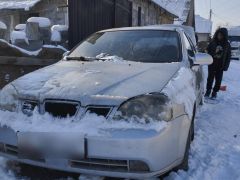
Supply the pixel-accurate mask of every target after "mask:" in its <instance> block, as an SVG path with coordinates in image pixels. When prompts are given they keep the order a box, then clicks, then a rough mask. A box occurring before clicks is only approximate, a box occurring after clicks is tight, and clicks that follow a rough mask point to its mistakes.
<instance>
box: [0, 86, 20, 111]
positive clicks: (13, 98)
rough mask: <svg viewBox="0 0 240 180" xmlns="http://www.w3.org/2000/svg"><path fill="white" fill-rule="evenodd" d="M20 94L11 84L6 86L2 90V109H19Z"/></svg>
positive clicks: (0, 107) (0, 93)
mask: <svg viewBox="0 0 240 180" xmlns="http://www.w3.org/2000/svg"><path fill="white" fill-rule="evenodd" d="M17 108H18V94H17V91H16V89H15V88H14V87H13V86H12V85H11V84H9V85H7V86H5V87H4V88H3V89H2V90H1V92H0V109H1V110H5V111H12V112H13V111H17Z"/></svg>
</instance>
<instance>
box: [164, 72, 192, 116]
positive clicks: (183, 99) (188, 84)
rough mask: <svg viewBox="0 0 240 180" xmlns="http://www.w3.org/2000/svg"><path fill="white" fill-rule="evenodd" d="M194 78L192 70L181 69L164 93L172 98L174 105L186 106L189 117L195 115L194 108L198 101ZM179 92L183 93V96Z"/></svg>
mask: <svg viewBox="0 0 240 180" xmlns="http://www.w3.org/2000/svg"><path fill="white" fill-rule="evenodd" d="M192 77H194V76H193V72H191V70H190V69H187V68H181V69H180V70H179V72H178V74H177V75H176V77H175V78H173V79H172V80H171V81H170V82H169V83H168V84H167V86H166V87H165V88H164V89H163V93H165V94H166V95H167V96H168V97H170V99H171V100H172V102H173V103H175V104H184V105H185V111H186V113H187V114H188V115H189V117H192V115H193V108H192V107H194V102H195V99H196V94H195V89H194V87H193V86H192V84H193V83H194V79H193V78H192ZM179 79H182V81H179ZM183 82H185V83H183ZM179 92H181V94H180V93H179ZM176 97H177V98H176Z"/></svg>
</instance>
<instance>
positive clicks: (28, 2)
mask: <svg viewBox="0 0 240 180" xmlns="http://www.w3.org/2000/svg"><path fill="white" fill-rule="evenodd" d="M40 1H41V0H0V9H24V10H25V11H29V10H30V9H31V8H32V7H34V6H35V5H36V4H37V3H38V2H40Z"/></svg>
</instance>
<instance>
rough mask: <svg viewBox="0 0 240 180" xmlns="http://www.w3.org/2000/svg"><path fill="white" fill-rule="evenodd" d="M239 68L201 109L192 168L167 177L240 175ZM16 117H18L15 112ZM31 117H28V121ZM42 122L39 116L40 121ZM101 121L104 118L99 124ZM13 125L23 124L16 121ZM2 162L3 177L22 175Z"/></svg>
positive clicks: (209, 179)
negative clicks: (224, 88)
mask: <svg viewBox="0 0 240 180" xmlns="http://www.w3.org/2000/svg"><path fill="white" fill-rule="evenodd" d="M239 72H240V62H239V61H233V62H232V64H231V66H230V69H229V71H228V72H226V73H225V74H224V80H223V85H227V92H220V93H219V103H218V104H214V105H213V104H205V105H204V106H203V107H201V109H200V110H199V112H198V114H197V117H196V122H195V139H194V141H193V143H192V145H191V150H190V157H189V158H190V159H189V163H190V168H189V170H188V171H187V172H185V171H182V170H180V171H178V172H172V173H171V174H170V175H169V176H168V177H165V178H164V179H165V180H190V179H191V180H199V179H206V180H216V179H217V180H226V179H227V180H239V179H240V171H239V169H240V163H239V162H240V121H239V115H240V113H239V109H240V94H239V89H240V83H239V82H240V81H239V80H240V79H239V76H237V74H239ZM2 115H4V116H5V117H7V116H9V114H8V113H3V112H1V117H3V116H2ZM12 118H13V119H14V116H13V117H12ZM29 120H30V119H27V118H25V121H26V122H28V121H29ZM40 122H41V121H40V119H38V121H37V123H39V124H40ZM101 122H102V121H101V118H100V122H98V123H97V125H99V124H101ZM5 123H9V124H11V122H5ZM60 124H64V122H61V123H60ZM12 126H15V127H20V126H22V125H21V124H20V122H17V121H14V122H13V123H12ZM59 126H60V125H59ZM27 127H28V128H29V127H31V126H30V125H28V126H27ZM162 127H164V126H162ZM34 128H36V127H34ZM50 128H51V126H50ZM0 162H1V166H0V178H1V179H6V180H8V179H9V180H11V179H19V177H18V178H16V177H14V174H13V172H12V170H11V169H8V168H7V166H6V160H5V159H0ZM22 179H25V178H22ZM79 179H84V180H85V179H89V180H94V179H96V177H93V178H91V177H90V176H82V177H80V178H79Z"/></svg>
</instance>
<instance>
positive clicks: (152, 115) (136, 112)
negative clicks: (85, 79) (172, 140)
mask: <svg viewBox="0 0 240 180" xmlns="http://www.w3.org/2000/svg"><path fill="white" fill-rule="evenodd" d="M172 117H173V110H172V106H171V104H170V101H169V99H168V97H167V96H165V95H163V94H149V95H143V96H139V97H136V98H133V99H130V100H129V101H127V102H125V103H123V104H122V105H121V106H120V108H119V109H118V111H117V113H116V115H115V117H114V119H115V120H119V119H125V120H137V121H138V122H141V120H143V121H144V122H149V121H151V120H156V121H162V120H163V121H170V120H171V119H172Z"/></svg>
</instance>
